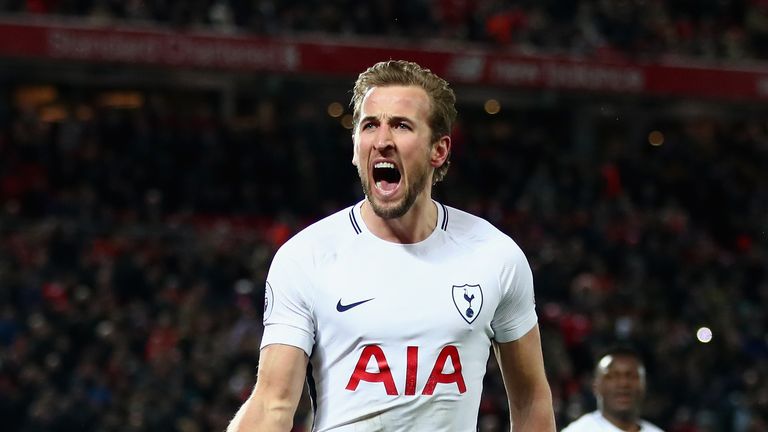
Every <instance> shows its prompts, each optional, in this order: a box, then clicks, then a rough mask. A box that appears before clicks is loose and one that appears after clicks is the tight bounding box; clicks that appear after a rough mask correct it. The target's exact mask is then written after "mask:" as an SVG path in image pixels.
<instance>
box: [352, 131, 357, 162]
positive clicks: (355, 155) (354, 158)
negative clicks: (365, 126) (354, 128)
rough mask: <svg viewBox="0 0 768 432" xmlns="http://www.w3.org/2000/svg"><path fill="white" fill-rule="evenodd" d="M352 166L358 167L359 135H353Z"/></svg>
mask: <svg viewBox="0 0 768 432" xmlns="http://www.w3.org/2000/svg"><path fill="white" fill-rule="evenodd" d="M352 165H354V166H357V135H356V134H354V133H353V134H352Z"/></svg>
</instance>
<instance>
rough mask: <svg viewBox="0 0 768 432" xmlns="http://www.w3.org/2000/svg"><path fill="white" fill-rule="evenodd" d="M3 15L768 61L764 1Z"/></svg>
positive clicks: (64, 8)
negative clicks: (72, 17)
mask: <svg viewBox="0 0 768 432" xmlns="http://www.w3.org/2000/svg"><path fill="white" fill-rule="evenodd" d="M0 11H4V12H6V13H30V14H46V15H76V16H85V17H87V18H88V19H89V20H91V21H93V22H96V23H101V24H114V23H119V22H126V21H128V22H132V23H134V24H142V25H143V24H148V23H150V24H151V23H155V24H160V25H164V26H168V25H171V26H173V27H176V28H194V29H216V30H217V31H225V32H243V33H255V34H266V35H286V34H290V35H295V34H318V33H319V34H322V35H328V34H335V35H342V36H350V35H366V36H374V37H381V36H384V37H388V38H391V37H396V38H401V39H403V40H411V41H423V40H444V41H457V40H458V41H462V42H465V41H469V42H478V43H486V44H490V45H491V46H493V47H497V48H498V49H510V50H518V51H524V52H546V53H561V54H576V55H585V56H598V57H608V58H640V59H648V58H651V59H658V58H663V57H668V56H671V57H681V56H682V57H691V56H693V57H701V58H706V59H726V60H731V61H733V60H744V59H747V60H748V59H754V58H760V59H765V58H768V1H765V0H670V1H663V0H516V1H504V0H412V1H408V2H398V1H394V0H376V1H365V2H361V1H354V0H280V1H276V0H254V1H247V0H194V1H180V0H148V1H147V0H127V1H123V0H119V1H118V0H2V1H0Z"/></svg>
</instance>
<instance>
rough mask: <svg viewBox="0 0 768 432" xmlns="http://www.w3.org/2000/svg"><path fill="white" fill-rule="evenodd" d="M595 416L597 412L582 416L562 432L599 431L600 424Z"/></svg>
mask: <svg viewBox="0 0 768 432" xmlns="http://www.w3.org/2000/svg"><path fill="white" fill-rule="evenodd" d="M595 415H596V411H593V412H591V413H586V414H584V415H582V416H581V417H579V418H578V419H576V420H574V421H573V422H571V424H569V425H568V426H566V427H565V429H563V430H562V432H590V431H593V432H594V431H597V430H599V429H597V428H598V427H599V423H598V422H597V420H596V419H595Z"/></svg>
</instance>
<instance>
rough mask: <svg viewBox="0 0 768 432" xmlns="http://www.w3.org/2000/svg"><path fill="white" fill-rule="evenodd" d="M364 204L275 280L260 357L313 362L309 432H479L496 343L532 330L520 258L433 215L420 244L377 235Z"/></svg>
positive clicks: (530, 298) (319, 226) (306, 233)
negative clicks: (269, 354) (286, 350)
mask: <svg viewBox="0 0 768 432" xmlns="http://www.w3.org/2000/svg"><path fill="white" fill-rule="evenodd" d="M361 205H362V202H360V203H358V204H356V205H354V206H352V207H349V208H347V209H345V210H343V211H340V212H338V213H336V214H334V215H331V216H329V217H327V218H325V219H323V220H321V221H319V222H317V223H315V224H313V225H311V226H309V227H308V228H306V229H304V230H303V231H301V232H300V233H299V234H297V235H296V236H295V237H293V238H292V239H291V240H289V241H288V242H286V243H285V244H284V245H283V246H282V247H281V248H280V249H279V250H278V252H277V254H276V255H275V257H274V260H273V262H272V265H271V267H270V270H269V275H268V277H267V287H266V300H265V312H264V325H265V330H264V337H263V339H262V345H261V346H262V348H263V347H265V346H267V345H270V344H275V343H280V344H287V345H292V346H296V347H299V348H301V349H303V350H304V351H305V352H306V353H307V355H308V356H309V367H308V371H307V382H308V385H309V389H310V394H311V396H312V399H313V406H314V408H315V417H314V420H315V423H314V427H313V430H314V431H316V432H324V431H336V432H343V431H357V432H359V431H403V432H404V431H430V432H440V431H446V432H448V431H450V432H470V431H471V432H474V431H476V428H477V414H478V408H479V404H480V396H481V393H482V382H483V376H484V375H485V369H486V362H487V361H488V355H489V352H490V351H489V347H490V345H491V341H492V340H495V341H497V342H500V343H501V342H509V341H513V340H516V339H518V338H520V337H522V336H523V335H525V334H526V333H527V332H528V331H530V330H531V329H532V328H533V327H534V326H535V325H536V322H537V317H536V312H535V305H534V295H533V276H532V274H531V269H530V266H529V265H528V262H527V261H526V259H525V256H524V254H523V252H522V251H521V250H520V248H519V247H518V246H517V244H515V242H514V241H512V239H510V238H509V237H508V236H507V235H505V234H503V233H502V232H501V231H499V230H497V229H496V228H494V227H493V226H492V225H491V224H490V223H488V222H486V221H485V220H483V219H481V218H478V217H476V216H473V215H470V214H468V213H465V212H462V211H459V210H456V209H453V208H449V207H446V206H444V205H442V204H439V203H437V202H436V203H435V205H436V207H437V209H438V223H437V227H436V228H435V230H434V231H433V232H432V234H431V235H430V236H429V237H428V238H426V239H425V240H423V241H421V242H419V243H415V244H397V243H391V242H388V241H385V240H382V239H380V238H378V237H376V236H375V235H374V234H372V233H371V232H370V231H368V229H367V228H366V226H365V224H364V223H363V219H362V217H361V215H360V207H361Z"/></svg>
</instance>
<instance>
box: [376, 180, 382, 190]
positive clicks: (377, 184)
mask: <svg viewBox="0 0 768 432" xmlns="http://www.w3.org/2000/svg"><path fill="white" fill-rule="evenodd" d="M376 187H377V188H378V189H381V182H380V181H377V182H376Z"/></svg>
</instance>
